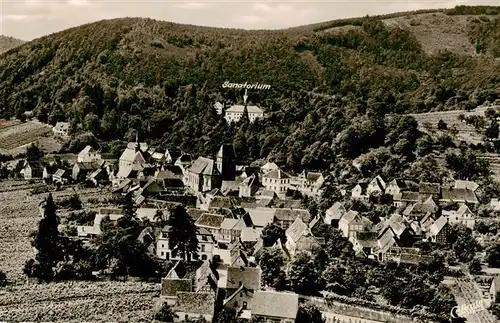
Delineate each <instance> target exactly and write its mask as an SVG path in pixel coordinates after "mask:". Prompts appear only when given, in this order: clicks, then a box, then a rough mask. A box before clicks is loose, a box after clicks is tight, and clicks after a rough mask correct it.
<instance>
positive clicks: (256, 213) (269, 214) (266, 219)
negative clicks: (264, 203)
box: [245, 207, 277, 228]
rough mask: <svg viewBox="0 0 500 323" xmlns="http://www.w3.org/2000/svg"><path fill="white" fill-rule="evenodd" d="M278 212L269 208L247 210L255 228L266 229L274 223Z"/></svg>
mask: <svg viewBox="0 0 500 323" xmlns="http://www.w3.org/2000/svg"><path fill="white" fill-rule="evenodd" d="M276 210H277V209H272V208H267V207H257V208H245V211H246V212H247V213H248V215H249V216H250V219H251V221H252V225H253V226H254V227H255V228H264V227H265V226H266V225H268V224H270V223H273V221H274V214H275V213H276Z"/></svg>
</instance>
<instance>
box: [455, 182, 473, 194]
mask: <svg viewBox="0 0 500 323" xmlns="http://www.w3.org/2000/svg"><path fill="white" fill-rule="evenodd" d="M453 187H454V188H459V189H467V190H469V191H473V192H475V191H476V190H477V189H478V188H479V184H477V183H476V182H473V181H462V180H456V181H455V183H454V186H453Z"/></svg>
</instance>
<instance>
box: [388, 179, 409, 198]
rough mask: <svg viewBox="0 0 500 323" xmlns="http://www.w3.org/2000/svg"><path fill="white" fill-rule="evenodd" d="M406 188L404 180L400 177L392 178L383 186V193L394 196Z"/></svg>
mask: <svg viewBox="0 0 500 323" xmlns="http://www.w3.org/2000/svg"><path fill="white" fill-rule="evenodd" d="M406 190H408V186H407V185H406V182H405V181H404V180H402V179H393V180H392V181H390V182H389V184H388V185H387V186H386V188H385V194H389V195H392V196H395V195H396V194H401V193H402V192H403V191H406Z"/></svg>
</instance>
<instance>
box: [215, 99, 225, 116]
mask: <svg viewBox="0 0 500 323" xmlns="http://www.w3.org/2000/svg"><path fill="white" fill-rule="evenodd" d="M214 109H215V111H216V112H217V114H219V115H221V114H222V112H224V104H222V103H220V102H215V104H214Z"/></svg>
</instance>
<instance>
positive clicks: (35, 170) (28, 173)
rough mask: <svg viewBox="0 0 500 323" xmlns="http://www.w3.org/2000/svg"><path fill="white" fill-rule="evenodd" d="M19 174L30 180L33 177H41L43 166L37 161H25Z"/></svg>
mask: <svg viewBox="0 0 500 323" xmlns="http://www.w3.org/2000/svg"><path fill="white" fill-rule="evenodd" d="M20 173H21V175H23V178H24V179H25V180H31V179H35V178H42V176H43V167H42V165H41V164H40V163H38V162H28V161H25V163H24V165H23V168H22V169H21V172H20Z"/></svg>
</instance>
